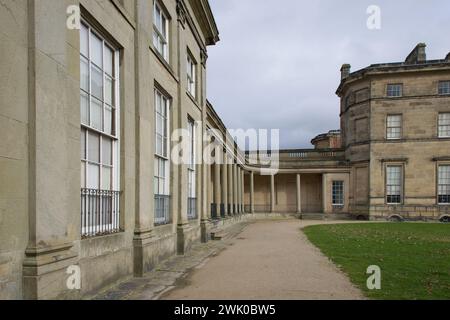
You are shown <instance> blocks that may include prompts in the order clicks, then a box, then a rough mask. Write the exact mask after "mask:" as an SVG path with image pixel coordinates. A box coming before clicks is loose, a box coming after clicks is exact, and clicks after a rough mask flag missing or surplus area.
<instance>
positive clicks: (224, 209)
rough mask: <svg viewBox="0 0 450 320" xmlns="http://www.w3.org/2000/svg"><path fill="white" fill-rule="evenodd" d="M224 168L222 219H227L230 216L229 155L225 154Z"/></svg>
mask: <svg viewBox="0 0 450 320" xmlns="http://www.w3.org/2000/svg"><path fill="white" fill-rule="evenodd" d="M221 167H222V203H221V214H222V217H226V216H227V214H228V166H227V154H226V152H225V151H224V153H223V164H222V165H221Z"/></svg>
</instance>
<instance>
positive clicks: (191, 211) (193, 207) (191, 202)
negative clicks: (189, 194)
mask: <svg viewBox="0 0 450 320" xmlns="http://www.w3.org/2000/svg"><path fill="white" fill-rule="evenodd" d="M187 210H188V212H187V216H188V219H189V220H195V219H197V198H188V209H187Z"/></svg>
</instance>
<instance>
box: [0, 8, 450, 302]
mask: <svg viewBox="0 0 450 320" xmlns="http://www.w3.org/2000/svg"><path fill="white" fill-rule="evenodd" d="M73 6H75V7H73ZM78 7H79V8H80V12H81V23H80V25H79V28H72V27H70V26H71V24H70V23H71V22H73V21H72V20H71V19H73V17H74V16H73V14H74V12H75V13H76V10H75V11H73V10H74V8H75V9H76V8H78ZM75 17H76V15H75ZM75 21H76V19H75ZM0 27H1V29H0V53H1V57H2V60H1V61H0V71H1V75H2V77H1V78H0V137H1V139H0V181H1V182H2V183H1V185H0V299H15V298H25V299H49V298H80V297H89V296H91V295H93V294H95V293H96V292H98V290H100V289H102V288H104V287H105V286H108V285H111V284H112V283H115V282H117V281H120V280H122V279H126V278H128V277H132V276H137V277H139V276H142V275H143V274H144V273H145V272H147V271H150V270H152V269H153V268H154V267H155V265H156V264H158V263H159V262H160V261H161V260H163V259H166V258H167V257H170V256H172V255H176V254H185V253H186V252H188V251H189V249H190V247H191V246H192V244H193V243H196V242H200V241H203V242H206V241H208V240H209V239H210V234H211V233H212V232H216V231H218V230H221V229H224V228H226V227H227V226H228V225H231V224H233V223H235V222H237V221H242V220H243V219H250V218H254V217H260V216H261V215H258V214H257V213H265V214H270V213H274V214H275V213H285V214H296V215H299V216H301V217H304V218H307V217H308V215H312V214H314V215H315V216H317V217H321V218H323V217H329V218H331V217H333V218H349V217H362V218H368V217H370V218H390V217H392V216H395V215H398V216H401V217H404V218H414V219H415V218H427V219H440V218H442V217H445V216H446V215H448V213H449V207H448V204H449V202H450V196H449V194H450V182H449V180H450V56H447V58H446V59H445V60H439V61H427V60H426V57H425V52H424V46H423V45H419V46H418V47H417V48H416V49H415V50H414V51H413V52H412V54H411V55H410V56H409V57H408V59H407V60H406V62H404V63H395V64H383V65H374V66H370V67H368V68H366V69H363V70H360V71H358V72H355V73H350V67H349V66H348V65H344V66H343V68H342V82H341V85H340V87H339V89H338V95H339V96H340V97H341V119H342V128H341V130H342V132H341V131H330V132H329V133H327V134H323V135H320V136H318V137H316V138H315V139H314V140H313V141H312V143H313V144H314V145H315V149H307V150H303V149H302V150H281V151H280V152H272V154H271V155H269V156H268V155H264V157H263V158H269V159H272V161H276V162H277V164H278V165H279V169H278V170H275V171H273V170H270V169H268V168H267V165H266V164H265V163H264V164H263V163H261V162H258V161H256V162H255V161H253V160H254V158H255V155H256V156H258V154H257V153H254V152H251V153H247V154H246V153H245V152H243V151H242V150H240V149H239V148H238V145H237V143H236V142H235V141H234V140H233V137H232V136H231V135H230V133H229V132H228V130H227V128H226V126H225V125H224V124H223V122H222V121H221V119H220V117H219V116H218V114H217V113H216V112H215V110H214V108H213V106H212V105H211V104H210V103H209V102H208V101H207V99H206V64H207V56H208V55H207V47H208V46H211V45H214V44H215V43H216V42H217V41H218V40H219V37H218V29H217V26H216V24H215V21H214V17H213V15H212V12H211V9H210V6H209V4H208V1H207V0H126V1H125V0H39V1H36V0H16V1H13V0H6V1H3V3H2V5H1V6H0ZM176 129H183V131H181V132H180V133H179V135H178V133H177V130H176ZM179 142H182V143H183V145H184V146H187V147H186V148H183V149H181V152H174V151H173V150H177V149H176V148H175V147H176V146H177V144H178V143H179ZM210 145H212V146H214V148H212V149H211V151H208V152H205V151H204V150H205V149H207V147H208V146H210ZM208 150H209V149H208ZM80 151H81V152H80ZM205 154H206V155H208V156H207V157H205ZM180 156H181V158H183V160H184V161H183V162H181V163H179V162H178V161H177V158H179V157H180ZM209 156H211V157H212V158H213V159H216V160H220V161H216V162H209V161H203V160H205V159H208V160H209V158H211V157H209ZM259 156H261V154H260V155H259ZM256 158H259V159H260V158H261V157H256ZM260 160H261V159H260ZM80 173H81V174H80ZM244 213H245V214H244ZM73 266H75V267H78V268H79V270H81V284H82V285H81V288H80V289H77V288H75V290H73V289H74V288H71V287H70V286H68V285H67V280H68V277H69V276H70V275H71V274H72V273H71V272H72V271H73V270H74V269H72V267H73ZM68 272H69V273H68Z"/></svg>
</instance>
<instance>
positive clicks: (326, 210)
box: [322, 173, 331, 214]
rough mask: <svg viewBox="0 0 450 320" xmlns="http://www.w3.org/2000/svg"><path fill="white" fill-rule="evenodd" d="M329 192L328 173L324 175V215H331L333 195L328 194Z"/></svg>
mask: <svg viewBox="0 0 450 320" xmlns="http://www.w3.org/2000/svg"><path fill="white" fill-rule="evenodd" d="M328 191H329V187H328V175H327V174H326V173H324V174H323V175H322V202H323V204H322V206H323V213H324V214H329V213H331V210H330V207H331V205H330V203H331V201H330V199H331V193H330V192H328Z"/></svg>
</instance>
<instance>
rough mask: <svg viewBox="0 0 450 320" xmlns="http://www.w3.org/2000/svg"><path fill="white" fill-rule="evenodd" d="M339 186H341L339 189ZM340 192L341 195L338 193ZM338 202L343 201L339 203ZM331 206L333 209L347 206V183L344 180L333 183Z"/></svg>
mask: <svg viewBox="0 0 450 320" xmlns="http://www.w3.org/2000/svg"><path fill="white" fill-rule="evenodd" d="M338 184H340V186H339V188H338ZM337 191H339V193H338V192H337ZM337 200H342V201H341V202H338V201H337ZM331 204H332V206H333V207H344V206H345V181H344V180H333V181H332V183H331Z"/></svg>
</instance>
